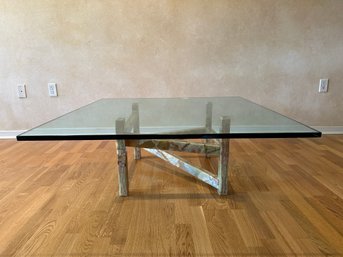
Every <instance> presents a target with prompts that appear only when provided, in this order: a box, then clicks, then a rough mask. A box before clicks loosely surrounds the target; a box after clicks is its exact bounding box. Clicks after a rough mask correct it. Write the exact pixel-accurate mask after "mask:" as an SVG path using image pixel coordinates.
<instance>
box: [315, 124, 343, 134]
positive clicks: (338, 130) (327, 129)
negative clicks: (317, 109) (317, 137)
mask: <svg viewBox="0 0 343 257" xmlns="http://www.w3.org/2000/svg"><path fill="white" fill-rule="evenodd" d="M311 127H312V128H314V129H316V130H319V131H321V132H322V133H323V134H326V135H330V134H343V126H311Z"/></svg>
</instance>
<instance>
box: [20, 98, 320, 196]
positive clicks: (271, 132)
mask: <svg viewBox="0 0 343 257" xmlns="http://www.w3.org/2000/svg"><path fill="white" fill-rule="evenodd" d="M320 136H321V132H319V131H317V130H315V129H313V128H310V127H308V126H306V125H304V124H302V123H300V122H297V121H295V120H293V119H290V118H288V117H286V116H283V115H281V114H279V113H277V112H274V111H272V110H269V109H267V108H265V107H263V106H261V105H258V104H255V103H253V102H251V101H249V100H246V99H244V98H242V97H199V98H134V99H101V100H98V101H96V102H94V103H91V104H89V105H86V106H84V107H81V108H79V109H77V110H75V111H72V112H70V113H67V114H65V115H63V116H61V117H58V118H56V119H54V120H51V121H49V122H47V123H44V124H43V125H40V126H38V127H36V128H33V129H31V130H29V131H26V132H24V133H22V134H20V135H18V136H17V140H18V141H35V140H116V145H117V158H118V174H119V195H120V196H127V195H128V176H127V166H128V164H127V152H126V147H134V148H135V149H134V158H135V159H136V160H138V159H140V158H141V149H142V148H143V149H145V150H146V151H148V152H150V153H152V154H154V155H156V156H157V157H159V158H161V159H163V160H165V161H167V162H169V163H170V164H172V165H174V166H177V167H179V168H180V169H181V170H183V171H185V172H187V173H189V174H191V175H193V176H195V177H196V178H198V179H200V180H201V181H203V182H205V183H207V184H209V185H210V186H212V187H214V188H216V189H217V191H218V194H220V195H227V193H228V162H229V142H230V139H234V138H293V137H320ZM185 139H188V140H185ZM190 139H203V142H195V141H194V140H192V141H189V140H190ZM173 152H191V153H201V154H204V155H205V156H206V157H208V158H210V157H212V156H216V157H218V171H217V173H216V174H214V173H212V172H210V171H207V170H205V169H203V168H201V167H195V166H193V165H192V164H191V163H190V162H188V161H187V160H185V159H183V158H181V157H179V156H177V155H176V154H174V153H173Z"/></svg>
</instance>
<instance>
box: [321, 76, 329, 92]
mask: <svg viewBox="0 0 343 257" xmlns="http://www.w3.org/2000/svg"><path fill="white" fill-rule="evenodd" d="M328 87H329V79H321V80H319V89H318V92H319V93H326V92H327V91H328Z"/></svg>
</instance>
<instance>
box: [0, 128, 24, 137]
mask: <svg viewBox="0 0 343 257" xmlns="http://www.w3.org/2000/svg"><path fill="white" fill-rule="evenodd" d="M25 131H26V130H0V139H15V138H16V136H17V135H19V134H21V133H23V132H25Z"/></svg>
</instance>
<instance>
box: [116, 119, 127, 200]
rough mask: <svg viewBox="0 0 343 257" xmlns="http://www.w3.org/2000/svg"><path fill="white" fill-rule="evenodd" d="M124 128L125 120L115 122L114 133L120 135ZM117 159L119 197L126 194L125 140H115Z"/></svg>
mask: <svg viewBox="0 0 343 257" xmlns="http://www.w3.org/2000/svg"><path fill="white" fill-rule="evenodd" d="M124 128H125V119H123V118H119V119H117V120H116V132H117V133H121V132H123V131H124ZM117 158H118V182H119V196H127V194H128V178H127V177H128V176H127V153H126V146H125V140H117Z"/></svg>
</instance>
